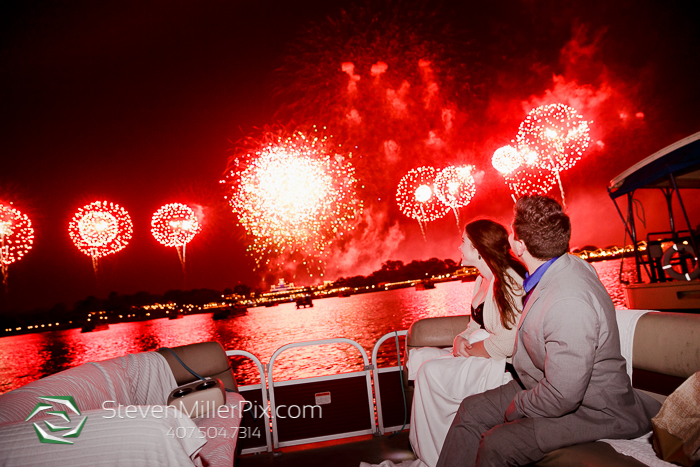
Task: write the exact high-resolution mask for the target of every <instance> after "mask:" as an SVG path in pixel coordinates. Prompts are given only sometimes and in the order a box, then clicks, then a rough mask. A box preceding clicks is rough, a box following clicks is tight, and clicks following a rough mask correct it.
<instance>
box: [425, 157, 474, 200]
mask: <svg viewBox="0 0 700 467" xmlns="http://www.w3.org/2000/svg"><path fill="white" fill-rule="evenodd" d="M473 171H474V166H472V165H464V166H461V167H455V166H449V167H446V168H444V169H442V170H441V171H440V173H438V175H437V177H435V188H436V195H437V197H438V199H439V200H440V201H441V202H442V203H444V204H446V205H447V206H449V207H451V208H452V209H457V208H461V207H464V206H466V205H467V204H469V203H470V202H471V200H472V198H473V197H474V193H476V184H475V182H474V177H473V176H472V172H473Z"/></svg>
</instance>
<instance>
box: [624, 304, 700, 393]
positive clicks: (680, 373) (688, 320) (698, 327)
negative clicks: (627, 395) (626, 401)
mask: <svg viewBox="0 0 700 467" xmlns="http://www.w3.org/2000/svg"><path fill="white" fill-rule="evenodd" d="M633 345H634V347H633V356H632V366H633V367H634V371H633V372H632V385H633V386H634V387H635V388H637V389H644V390H645V391H649V392H652V393H656V394H661V395H663V396H668V395H669V394H671V393H672V392H673V391H674V390H675V389H676V388H677V387H678V386H680V384H681V383H683V381H685V380H686V379H687V378H689V377H690V376H691V375H692V374H694V373H695V372H697V371H700V315H699V314H692V313H666V312H658V313H647V314H645V315H642V316H641V317H640V318H639V321H637V327H636V328H635V331H634V344H633Z"/></svg>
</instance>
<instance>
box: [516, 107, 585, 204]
mask: <svg viewBox="0 0 700 467" xmlns="http://www.w3.org/2000/svg"><path fill="white" fill-rule="evenodd" d="M517 142H518V149H519V150H520V151H521V152H522V151H525V150H530V151H534V152H535V153H537V155H538V158H537V164H538V165H539V166H540V167H542V169H543V170H548V171H551V172H552V173H553V174H554V176H555V178H556V181H557V182H558V183H559V189H560V191H561V195H562V201H563V203H564V204H565V203H566V201H565V199H564V188H563V186H562V184H561V178H560V177H559V172H562V171H564V170H567V169H570V168H571V167H573V166H574V165H576V163H577V162H578V161H579V160H580V159H581V157H582V156H583V153H584V152H585V151H586V149H587V148H588V145H589V144H590V142H591V138H590V136H589V127H588V122H587V121H586V120H584V119H583V117H582V116H581V115H579V114H578V113H577V112H576V109H574V108H573V107H569V106H568V105H564V104H551V105H543V106H540V107H537V108H535V109H533V110H532V111H530V113H529V114H528V115H527V117H525V120H523V122H522V123H521V124H520V128H519V130H518V135H517Z"/></svg>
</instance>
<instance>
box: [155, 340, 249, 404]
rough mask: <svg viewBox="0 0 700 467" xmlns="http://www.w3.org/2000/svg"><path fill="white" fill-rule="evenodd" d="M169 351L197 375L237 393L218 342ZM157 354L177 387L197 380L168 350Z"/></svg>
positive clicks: (229, 368)
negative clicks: (166, 364)
mask: <svg viewBox="0 0 700 467" xmlns="http://www.w3.org/2000/svg"><path fill="white" fill-rule="evenodd" d="M171 350H172V351H173V352H175V353H176V354H177V356H178V357H180V360H182V361H183V362H184V363H185V364H186V365H187V366H188V367H190V368H191V369H192V370H193V371H195V372H196V373H197V374H199V375H201V376H203V377H205V378H207V377H208V378H218V379H220V380H221V382H222V383H224V387H225V388H226V389H228V390H230V391H234V392H238V386H237V385H236V379H235V378H234V376H233V371H232V370H231V365H230V364H229V360H228V357H227V356H226V352H225V351H224V348H223V347H222V346H221V344H219V343H218V342H200V343H196V344H189V345H181V346H179V347H172V348H171ZM157 352H158V353H159V354H161V355H162V356H163V357H165V360H167V362H168V365H170V369H171V370H172V372H173V376H174V377H175V381H176V382H177V385H178V386H182V385H184V384H187V383H191V382H193V381H196V380H197V379H198V378H197V377H195V376H194V375H193V374H191V373H190V372H189V371H187V369H185V367H183V366H182V365H181V364H180V362H178V361H177V359H176V358H175V357H174V356H173V354H172V353H171V352H170V351H169V350H168V349H158V350H157Z"/></svg>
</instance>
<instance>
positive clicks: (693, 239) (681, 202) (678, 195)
mask: <svg viewBox="0 0 700 467" xmlns="http://www.w3.org/2000/svg"><path fill="white" fill-rule="evenodd" d="M668 177H669V178H670V179H671V184H672V185H673V189H674V190H675V191H676V196H677V197H678V202H679V203H680V205H681V211H683V217H684V218H685V224H686V225H687V226H688V232H690V244H691V245H692V246H693V251H694V252H695V256H696V257H697V255H698V247H697V245H696V244H695V235H693V228H692V227H691V225H690V219H688V213H687V212H686V210H685V205H684V204H683V198H681V192H680V191H679V190H678V185H676V177H674V176H673V174H669V175H668Z"/></svg>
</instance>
